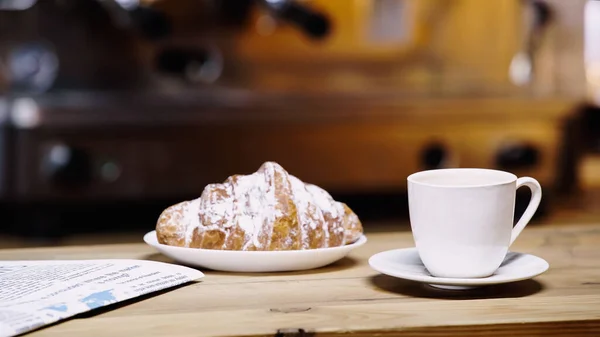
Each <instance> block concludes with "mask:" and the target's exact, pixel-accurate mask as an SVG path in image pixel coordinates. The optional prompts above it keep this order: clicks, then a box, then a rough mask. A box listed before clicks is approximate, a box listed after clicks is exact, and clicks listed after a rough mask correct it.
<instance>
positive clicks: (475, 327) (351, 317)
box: [0, 225, 600, 337]
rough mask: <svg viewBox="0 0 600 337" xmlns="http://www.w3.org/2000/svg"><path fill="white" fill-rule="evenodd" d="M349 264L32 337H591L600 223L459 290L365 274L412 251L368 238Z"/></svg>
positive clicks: (207, 290)
mask: <svg viewBox="0 0 600 337" xmlns="http://www.w3.org/2000/svg"><path fill="white" fill-rule="evenodd" d="M368 236H369V242H368V243H367V244H366V245H365V246H363V247H361V248H360V249H358V250H356V251H354V252H353V253H352V254H351V256H350V257H349V258H346V259H344V260H343V261H341V262H339V263H337V264H335V265H333V266H330V267H326V268H323V269H319V270H314V271H310V272H297V273H283V274H252V275H248V274H227V273H218V272H209V271H206V277H205V278H204V279H203V280H202V281H200V282H197V283H195V284H189V285H187V286H183V287H180V288H178V289H175V290H171V291H166V292H163V293H161V294H157V295H152V296H149V297H146V298H143V299H140V300H135V301H133V302H128V303H127V304H125V305H117V306H113V307H110V308H109V309H105V310H101V311H95V312H91V313H88V314H86V315H84V316H80V317H78V318H75V319H71V320H68V321H64V322H62V323H59V324H57V325H54V326H51V327H47V328H44V329H41V330H39V331H36V332H34V333H32V334H31V335H33V336H61V337H68V336H144V337H148V336H190V337H198V336H241V335H244V336H288V335H289V336H313V335H316V336H330V335H335V334H337V333H348V332H352V336H373V335H379V336H403V337H405V336H410V337H414V336H442V335H443V336H465V335H477V336H563V335H564V336H582V335H586V336H600V225H579V226H576V225H571V226H565V225H563V226H538V227H535V226H531V227H530V228H527V229H526V230H525V231H524V232H523V234H522V235H521V236H520V237H519V239H518V240H517V241H516V242H515V244H514V246H513V250H516V251H520V252H526V253H532V254H536V255H538V256H540V257H543V258H544V259H546V260H547V261H548V262H549V263H550V270H549V271H548V272H546V273H545V274H543V275H541V276H538V277H537V278H535V279H533V280H527V281H521V282H517V283H511V284H505V285H497V286H490V287H487V288H480V289H478V290H475V291H470V292H448V291H442V290H435V289H433V288H430V287H427V286H423V285H420V284H417V283H413V282H409V281H403V280H398V279H394V278H392V277H388V276H383V275H380V274H378V273H377V272H375V271H373V270H372V269H370V268H369V266H368V264H367V260H368V258H369V256H371V255H372V254H374V253H377V252H380V251H383V250H387V249H393V248H399V247H411V246H412V245H413V242H412V238H411V236H410V233H408V232H404V233H399V232H398V233H375V234H370V235H368ZM88 258H138V259H152V260H161V261H165V258H164V257H162V256H161V255H158V254H156V253H155V252H154V251H153V250H152V249H151V248H149V247H147V246H145V245H144V244H125V245H112V246H90V247H68V248H40V249H22V250H4V251H0V259H88Z"/></svg>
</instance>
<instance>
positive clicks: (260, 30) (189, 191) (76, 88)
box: [0, 0, 586, 236]
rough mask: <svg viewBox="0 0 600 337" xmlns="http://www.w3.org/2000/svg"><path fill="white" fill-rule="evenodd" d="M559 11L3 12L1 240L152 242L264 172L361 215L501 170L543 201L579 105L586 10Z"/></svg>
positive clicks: (441, 7) (277, 1)
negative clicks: (528, 179)
mask: <svg viewBox="0 0 600 337" xmlns="http://www.w3.org/2000/svg"><path fill="white" fill-rule="evenodd" d="M569 3H570V4H569V5H568V6H567V5H565V4H564V2H561V1H560V0H556V1H553V0H548V1H535V0H532V1H518V0H514V1H513V0H510V1H506V0H493V1H486V2H482V1H480V0H462V1H458V0H371V1H358V0H303V1H301V0H177V1H173V0H169V1H166V0H162V1H161V0H85V1H82V0H43V1H42V0H38V1H35V0H23V1H19V0H0V130H1V131H0V145H1V146H0V158H1V159H0V199H1V201H2V204H3V205H5V208H7V209H8V210H9V211H11V214H12V215H10V216H12V217H14V219H15V220H14V221H8V222H9V223H13V224H14V225H11V226H10V227H11V228H10V230H15V231H18V232H25V233H37V234H36V235H42V236H49V235H62V234H64V233H69V232H72V231H73V230H74V227H73V226H67V227H65V225H64V223H66V222H67V221H66V220H65V219H66V218H70V219H72V220H73V221H72V222H73V223H81V222H82V221H84V222H85V223H90V224H89V225H86V226H84V227H89V228H105V227H106V226H109V224H112V223H116V222H119V223H122V224H121V225H116V224H115V225H114V227H119V226H126V225H125V224H128V225H129V226H133V225H132V224H133V223H137V224H140V226H144V228H148V226H150V227H151V226H152V224H153V221H155V219H156V217H157V216H158V213H159V212H160V211H161V210H162V209H163V208H164V207H166V206H168V205H169V204H170V203H172V202H177V201H180V200H183V199H187V198H195V197H198V196H199V195H200V193H201V192H202V189H203V187H204V186H205V185H206V184H208V183H212V182H218V181H222V180H225V178H227V176H229V175H231V174H236V173H250V172H253V171H255V170H256V168H258V167H259V166H260V164H261V163H262V162H264V161H266V160H274V161H277V162H279V163H280V164H281V165H282V166H283V167H285V168H286V169H288V171H290V172H292V173H293V174H295V175H297V176H299V177H302V179H303V180H305V181H310V182H312V183H315V184H318V185H320V186H322V187H323V188H325V189H327V190H329V191H331V192H332V193H333V194H336V196H337V195H339V197H338V198H340V199H341V200H346V201H349V202H350V203H351V200H353V199H352V198H353V196H355V195H369V197H368V198H367V199H369V200H375V202H374V203H375V204H378V205H379V207H380V209H378V210H377V211H375V212H373V213H381V211H382V209H381V208H383V209H384V210H396V209H398V208H399V206H398V205H399V204H401V203H402V201H401V200H399V199H397V198H396V197H392V196H394V195H396V194H397V193H399V191H403V189H405V187H406V182H405V178H406V176H408V175H409V174H410V173H412V172H415V171H418V170H423V169H431V168H442V167H469V166H471V167H490V168H499V169H504V170H510V171H512V172H514V173H516V174H518V175H531V176H534V177H536V179H538V180H539V181H540V182H541V183H542V185H544V186H547V187H548V188H547V191H551V190H552V189H553V186H555V185H559V184H560V181H561V174H562V172H563V171H564V168H562V167H561V166H560V164H559V163H560V162H561V159H562V153H563V152H564V151H562V148H563V137H562V135H563V130H564V129H563V126H564V121H565V120H566V119H567V117H568V116H569V114H570V113H571V112H572V111H573V110H574V109H576V107H577V105H578V104H579V103H580V102H581V100H582V93H584V92H585V75H584V67H583V58H582V50H583V49H582V45H583V42H582V41H583V38H582V34H581V29H582V27H581V24H580V23H578V22H579V21H578V20H580V19H581V17H580V16H578V15H579V14H578V13H579V11H580V10H581V9H582V8H583V7H584V6H585V3H586V1H584V0H581V1H580V0H577V1H570V2H569ZM580 58H581V61H579V59H580ZM545 195H548V196H551V195H552V193H551V192H550V193H547V194H545ZM345 196H347V198H348V199H344V198H345ZM546 199H547V200H548V199H551V198H546ZM361 200H363V199H361ZM105 204H110V205H112V206H111V207H113V208H111V209H113V210H114V209H115V207H116V209H133V208H135V207H138V206H140V205H150V207H151V208H150V211H144V212H143V216H138V217H135V216H132V217H130V218H123V217H118V216H117V215H116V214H117V213H118V212H117V211H107V210H106V209H105V208H104V206H101V205H105ZM115 205H116V206H115ZM353 206H354V205H353ZM140 207H141V206H140ZM355 207H356V208H358V212H359V213H361V214H365V213H367V211H364V212H362V211H361V204H356V205H355ZM32 208H34V209H40V210H43V212H33V211H31V209H32ZM58 209H61V211H60V212H58V211H57V210H58ZM542 210H543V207H542ZM540 213H543V211H542V212H540ZM65 214H66V215H65ZM119 214H124V213H119ZM96 220H97V221H96ZM117 220H118V221H117ZM94 221H96V222H97V223H98V224H97V225H92V224H91V223H92V222H94ZM77 226H78V227H77V228H78V229H81V227H82V226H81V225H77Z"/></svg>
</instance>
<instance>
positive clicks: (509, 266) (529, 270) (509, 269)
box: [369, 248, 549, 290]
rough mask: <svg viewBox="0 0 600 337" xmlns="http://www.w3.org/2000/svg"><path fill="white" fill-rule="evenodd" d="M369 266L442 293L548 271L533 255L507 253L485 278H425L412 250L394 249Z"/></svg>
mask: <svg viewBox="0 0 600 337" xmlns="http://www.w3.org/2000/svg"><path fill="white" fill-rule="evenodd" d="M369 265H370V266H371V268H373V269H375V270H376V271H378V272H380V273H382V274H385V275H389V276H393V277H397V278H401V279H406V280H411V281H417V282H422V283H427V284H429V285H431V286H434V287H438V288H444V289H457V290H458V289H470V288H474V287H480V286H485V285H492V284H500V283H508V282H516V281H522V280H526V279H530V278H532V277H535V276H538V275H540V274H542V273H543V272H545V271H546V270H548V268H549V264H548V262H546V261H545V260H544V259H542V258H539V257H537V256H534V255H529V254H522V253H515V252H509V253H508V254H507V255H506V257H505V258H504V262H502V264H501V265H500V268H498V270H496V272H495V273H494V274H493V275H492V276H489V277H483V278H443V277H434V276H431V274H429V272H428V271H427V269H426V268H425V266H424V265H423V262H421V258H420V257H419V253H418V252H417V249H416V248H405V249H394V250H388V251H385V252H381V253H378V254H375V255H373V256H371V258H370V259H369Z"/></svg>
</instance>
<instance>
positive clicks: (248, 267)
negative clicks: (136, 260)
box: [144, 231, 367, 273]
mask: <svg viewBox="0 0 600 337" xmlns="http://www.w3.org/2000/svg"><path fill="white" fill-rule="evenodd" d="M144 241H145V242H146V243H147V244H149V245H150V246H152V247H154V248H156V249H158V251H160V252H161V253H163V254H164V255H166V256H168V257H170V258H172V259H173V260H175V261H177V262H179V263H182V264H185V265H189V266H194V267H204V268H209V269H212V270H219V271H228V272H246V273H248V272H253V273H264V272H278V271H294V270H307V269H315V268H319V267H323V266H326V265H328V264H331V263H333V262H336V261H338V260H340V259H342V258H344V257H345V256H346V255H348V253H350V251H352V250H353V249H355V248H357V247H360V246H362V245H364V244H365V243H366V242H367V237H366V236H364V235H363V236H361V237H360V239H358V240H357V241H356V242H355V243H352V244H349V245H345V246H340V247H332V248H319V249H306V250H288V251H250V252H248V251H233V250H216V249H199V248H184V247H175V246H168V245H163V244H160V243H159V242H158V239H157V238H156V231H152V232H149V233H147V234H146V235H144Z"/></svg>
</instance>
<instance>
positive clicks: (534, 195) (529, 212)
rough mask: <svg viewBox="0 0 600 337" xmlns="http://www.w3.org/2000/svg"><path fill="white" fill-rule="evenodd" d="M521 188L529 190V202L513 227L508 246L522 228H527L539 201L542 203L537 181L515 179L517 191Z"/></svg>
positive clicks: (526, 178) (523, 178) (527, 178)
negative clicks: (524, 187)
mask: <svg viewBox="0 0 600 337" xmlns="http://www.w3.org/2000/svg"><path fill="white" fill-rule="evenodd" d="M521 186H527V187H529V189H530V190H531V200H529V205H527V209H525V212H523V215H522V216H521V218H520V219H519V221H518V222H517V224H516V225H515V227H513V230H512V233H511V236H510V244H509V245H512V244H513V242H514V241H515V240H516V239H517V237H518V236H519V234H521V231H522V230H523V228H525V226H527V224H528V223H529V221H530V220H531V218H532V217H533V215H534V214H535V211H537V209H538V207H539V206H540V201H542V187H541V186H540V183H539V182H538V181H537V180H535V179H533V178H530V177H522V178H519V179H517V189H519V188H520V187H521Z"/></svg>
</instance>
